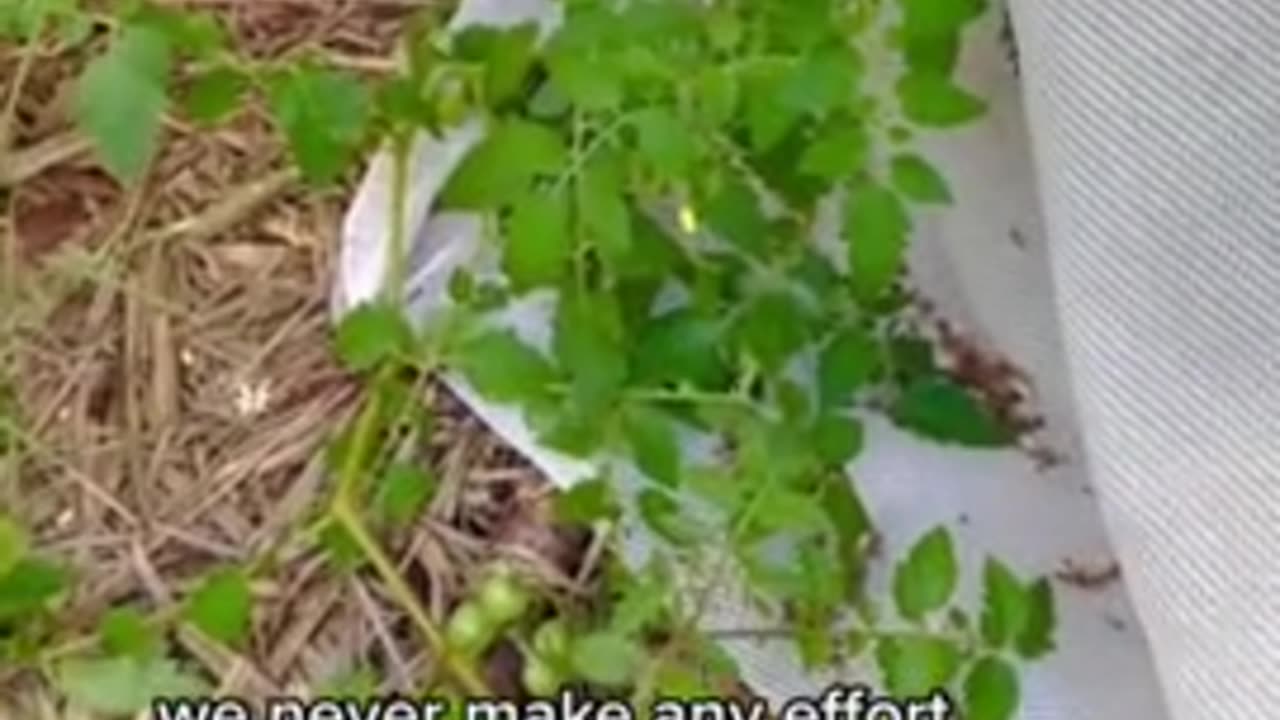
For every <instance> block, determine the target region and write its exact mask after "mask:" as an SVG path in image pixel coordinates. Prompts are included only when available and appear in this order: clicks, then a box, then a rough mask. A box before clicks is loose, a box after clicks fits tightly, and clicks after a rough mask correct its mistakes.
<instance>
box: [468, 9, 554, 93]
mask: <svg viewBox="0 0 1280 720" xmlns="http://www.w3.org/2000/svg"><path fill="white" fill-rule="evenodd" d="M537 41H538V25H537V23H534V22H523V23H519V24H517V25H513V26H510V27H505V28H498V27H493V26H488V25H471V26H468V27H467V28H466V29H465V30H463V31H461V32H460V33H458V35H457V36H456V37H455V38H454V47H455V49H456V51H457V53H458V55H459V57H461V58H463V59H466V60H469V61H472V62H479V63H482V64H483V65H484V87H485V97H486V99H488V101H489V106H490V107H496V106H498V105H500V104H502V103H504V102H506V101H507V100H509V99H511V98H512V97H514V96H516V95H517V94H519V92H520V90H521V89H522V88H523V86H524V80H525V77H526V76H527V75H528V72H529V68H530V67H531V66H532V64H533V59H534V50H535V48H536V45H537Z"/></svg>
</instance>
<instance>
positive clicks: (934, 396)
mask: <svg viewBox="0 0 1280 720" xmlns="http://www.w3.org/2000/svg"><path fill="white" fill-rule="evenodd" d="M891 415H892V417H893V420H894V422H895V423H897V424H898V425H899V426H900V427H902V428H905V429H907V430H911V431H913V432H915V433H918V434H920V435H922V436H924V437H927V438H931V439H933V440H936V441H939V442H943V443H952V444H957V445H966V446H972V447H1003V446H1006V445H1009V444H1010V443H1012V442H1013V441H1014V439H1015V437H1014V433H1013V432H1012V431H1011V430H1010V429H1009V428H1007V427H1005V426H1004V425H1002V424H1001V423H1000V422H999V421H998V420H997V419H996V417H995V416H994V415H993V414H992V413H991V411H989V410H988V409H987V408H986V407H985V406H983V405H982V404H980V403H979V402H978V400H977V398H975V397H974V396H973V395H972V394H971V393H969V392H968V391H967V390H965V389H964V388H962V387H960V386H959V385H957V384H955V383H954V382H952V381H951V380H949V379H947V378H946V377H944V376H941V375H937V376H925V377H920V378H917V379H915V380H913V381H911V383H910V385H908V386H907V388H906V389H905V390H904V391H903V392H902V395H901V396H900V397H899V398H898V399H897V401H896V402H895V403H894V406H893V408H892V412H891Z"/></svg>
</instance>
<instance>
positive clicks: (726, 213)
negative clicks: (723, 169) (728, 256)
mask: <svg viewBox="0 0 1280 720" xmlns="http://www.w3.org/2000/svg"><path fill="white" fill-rule="evenodd" d="M703 215H704V219H705V221H706V223H707V226H708V227H710V228H711V230H712V231H713V232H715V234H716V235H717V236H718V237H719V238H720V239H722V240H724V241H725V242H728V243H732V244H733V245H735V246H737V247H738V248H739V249H741V250H743V251H745V252H747V253H750V254H752V255H756V256H763V255H764V254H765V252H766V251H767V250H768V243H769V220H768V218H767V217H765V214H764V212H763V210H762V209H761V206H760V198H759V197H758V196H757V195H756V193H755V192H754V191H753V190H752V189H751V187H750V186H749V185H747V183H745V182H743V181H742V180H741V179H740V178H737V177H733V178H731V179H730V180H728V181H727V182H726V183H725V184H724V186H723V187H722V188H721V189H720V191H719V192H718V193H716V194H715V196H713V197H712V198H710V200H709V201H708V203H707V206H706V207H705V208H703Z"/></svg>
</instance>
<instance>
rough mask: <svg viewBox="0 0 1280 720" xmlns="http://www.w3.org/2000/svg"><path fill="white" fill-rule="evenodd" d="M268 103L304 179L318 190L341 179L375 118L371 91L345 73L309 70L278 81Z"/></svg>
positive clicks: (293, 72)
mask: <svg viewBox="0 0 1280 720" xmlns="http://www.w3.org/2000/svg"><path fill="white" fill-rule="evenodd" d="M268 97H269V100H270V104H271V111H272V114H273V115H274V117H275V121H276V123H277V124H278V125H279V126H280V128H281V130H282V131H283V132H284V135H285V137H286V139H287V140H288V143H289V149H290V152H291V153H292V156H293V159H294V162H295V163H297V165H298V168H299V170H301V172H302V175H303V177H304V178H305V179H306V180H307V181H308V182H311V183H313V184H316V185H324V184H327V183H329V182H332V181H333V180H334V179H336V178H337V176H338V175H339V174H341V173H342V172H343V171H344V170H345V169H346V167H347V165H348V163H349V162H350V161H351V160H352V158H353V155H354V153H355V151H356V150H357V149H358V148H359V145H360V142H361V141H362V140H363V139H364V135H365V131H366V129H367V127H368V123H369V121H370V118H371V113H370V108H372V107H373V97H372V95H371V93H370V91H369V90H368V87H367V85H366V84H365V83H363V82H361V81H360V80H359V79H358V78H357V77H355V76H354V75H351V74H349V73H346V72H343V71H339V70H329V69H319V68H314V67H311V66H307V65H303V66H299V67H295V68H292V69H291V70H289V71H286V72H283V73H281V74H279V75H277V76H276V77H274V78H272V80H271V82H269V83H268Z"/></svg>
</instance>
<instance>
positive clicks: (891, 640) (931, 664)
mask: <svg viewBox="0 0 1280 720" xmlns="http://www.w3.org/2000/svg"><path fill="white" fill-rule="evenodd" d="M875 657H876V666H877V667H878V668H879V669H880V674H881V676H882V678H883V679H884V684H885V686H886V687H887V688H888V690H889V692H890V693H892V694H893V695H894V696H895V697H921V696H924V695H928V694H931V693H933V692H934V691H936V690H937V689H938V688H945V687H947V685H948V684H950V682H951V680H952V678H954V677H955V675H956V673H957V672H958V671H959V669H960V663H961V658H962V655H961V652H960V648H959V647H957V646H956V645H955V643H953V642H951V641H949V640H947V639H945V638H941V637H935V636H930V635H891V636H889V637H885V638H883V639H881V640H880V642H879V643H877V644H876V651H875Z"/></svg>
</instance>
